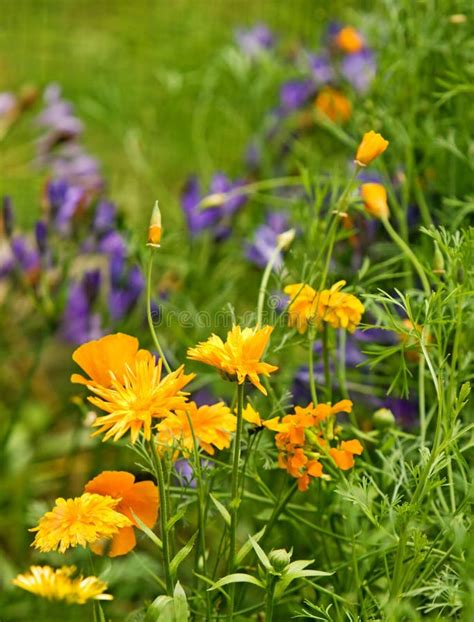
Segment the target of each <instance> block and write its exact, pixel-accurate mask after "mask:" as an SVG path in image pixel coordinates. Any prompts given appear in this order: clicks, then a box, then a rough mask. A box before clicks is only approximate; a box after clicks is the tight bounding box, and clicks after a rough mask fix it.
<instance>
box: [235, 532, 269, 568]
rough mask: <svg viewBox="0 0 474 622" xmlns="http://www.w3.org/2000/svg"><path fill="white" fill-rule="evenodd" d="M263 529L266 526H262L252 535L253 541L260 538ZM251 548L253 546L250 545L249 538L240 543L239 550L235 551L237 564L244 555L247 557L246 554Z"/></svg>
mask: <svg viewBox="0 0 474 622" xmlns="http://www.w3.org/2000/svg"><path fill="white" fill-rule="evenodd" d="M265 529H266V527H263V528H262V529H260V531H258V532H257V533H256V534H255V535H254V536H253V539H254V540H255V542H258V541H259V540H260V538H261V537H262V536H263V534H264V533H265ZM252 548H253V547H252V542H251V541H250V540H247V542H245V543H244V544H243V545H242V547H241V548H240V550H239V552H238V553H237V556H236V560H237V564H241V563H242V561H243V560H244V559H245V557H247V555H248V554H249V553H250V551H251V550H252Z"/></svg>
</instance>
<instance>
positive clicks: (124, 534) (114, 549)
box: [84, 471, 159, 557]
mask: <svg viewBox="0 0 474 622" xmlns="http://www.w3.org/2000/svg"><path fill="white" fill-rule="evenodd" d="M84 490H85V492H88V493H92V494H97V495H102V496H106V497H112V499H116V500H117V505H116V506H115V508H114V509H115V511H116V512H120V514H123V515H124V516H126V517H127V518H128V519H129V520H130V522H131V525H128V526H126V527H122V528H121V529H119V530H118V532H117V533H116V534H114V535H113V536H112V539H111V540H109V541H99V542H95V543H93V544H91V547H90V548H91V549H92V550H93V551H94V553H96V554H97V555H103V554H104V553H105V552H107V555H108V556H109V557H117V556H118V555H125V554H126V553H128V552H129V551H131V550H132V549H133V548H135V545H136V543H137V541H136V538H135V531H134V529H133V526H132V525H135V526H136V524H137V523H136V520H135V518H134V514H135V516H138V518H139V519H140V520H141V521H142V522H143V523H145V525H146V526H147V527H150V528H152V527H153V525H154V524H155V523H156V519H157V518H158V504H159V500H158V489H157V487H156V486H155V484H154V483H153V482H150V481H146V482H135V476H134V475H132V473H127V472H126V471H103V472H102V473H101V474H100V475H98V476H97V477H94V479H91V480H90V482H88V483H87V484H86V485H85V488H84Z"/></svg>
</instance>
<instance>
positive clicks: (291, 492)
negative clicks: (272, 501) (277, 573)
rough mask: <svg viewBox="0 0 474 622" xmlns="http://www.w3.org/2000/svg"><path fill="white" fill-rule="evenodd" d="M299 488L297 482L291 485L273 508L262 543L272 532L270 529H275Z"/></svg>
mask: <svg viewBox="0 0 474 622" xmlns="http://www.w3.org/2000/svg"><path fill="white" fill-rule="evenodd" d="M297 490H298V484H297V483H296V482H295V483H294V484H293V486H291V487H290V488H289V489H288V491H287V493H286V494H285V496H284V497H282V498H281V499H280V501H279V502H278V503H277V504H276V505H275V507H274V508H273V512H272V514H271V516H270V518H269V520H268V523H267V524H266V527H265V531H264V532H263V536H262V539H261V541H260V543H261V544H263V542H264V540H266V539H267V537H268V536H269V534H270V531H271V530H272V529H273V527H274V525H275V523H276V522H277V520H278V517H279V516H280V514H281V513H282V511H283V510H284V509H285V507H286V505H287V504H288V503H289V501H290V499H291V497H292V496H293V495H294V494H295V492H296V491H297Z"/></svg>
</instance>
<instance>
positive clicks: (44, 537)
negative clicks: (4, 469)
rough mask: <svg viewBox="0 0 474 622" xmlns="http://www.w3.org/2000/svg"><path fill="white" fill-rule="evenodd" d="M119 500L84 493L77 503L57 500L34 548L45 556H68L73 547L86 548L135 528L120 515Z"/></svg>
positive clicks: (44, 517) (40, 529)
mask: <svg viewBox="0 0 474 622" xmlns="http://www.w3.org/2000/svg"><path fill="white" fill-rule="evenodd" d="M117 505H118V500H117V499H112V497H108V496H102V495H96V494H90V493H88V492H86V493H84V494H83V495H82V496H80V497H75V498H74V499H63V498H59V499H56V505H55V506H54V508H53V509H52V510H51V511H50V512H46V514H45V515H44V516H43V517H42V518H41V519H40V522H39V524H38V526H37V527H34V528H33V529H30V531H36V532H37V534H36V536H35V539H34V542H33V546H34V547H35V548H37V549H39V550H40V551H42V552H48V551H56V550H59V552H60V553H64V552H65V551H66V549H68V548H69V547H70V546H72V547H75V546H79V545H80V546H86V545H87V544H93V543H94V542H97V540H100V539H101V538H110V537H112V536H114V535H115V534H116V533H117V532H118V531H119V529H121V528H122V527H127V526H128V525H130V524H131V521H130V519H129V518H127V517H126V516H124V515H123V514H121V513H120V512H117V510H116V509H115V508H116V506H117Z"/></svg>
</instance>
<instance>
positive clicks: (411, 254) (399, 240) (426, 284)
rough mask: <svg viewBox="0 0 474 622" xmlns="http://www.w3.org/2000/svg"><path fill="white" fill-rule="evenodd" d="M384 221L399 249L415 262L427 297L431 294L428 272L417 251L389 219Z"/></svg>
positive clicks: (414, 264)
mask: <svg viewBox="0 0 474 622" xmlns="http://www.w3.org/2000/svg"><path fill="white" fill-rule="evenodd" d="M382 223H383V226H384V227H385V230H386V231H387V233H388V234H389V236H390V237H391V238H392V240H393V241H394V242H395V244H396V245H397V246H398V247H399V249H400V250H401V251H402V253H404V255H406V257H407V258H408V259H409V260H410V261H411V263H412V264H413V267H414V268H415V270H416V271H417V273H418V276H419V277H420V281H421V283H422V285H423V289H424V291H425V294H426V296H427V297H429V296H431V287H430V284H429V282H428V278H427V276H426V273H425V271H424V269H423V266H422V265H421V263H420V262H419V261H418V259H417V257H416V255H415V253H414V252H413V251H412V250H411V248H410V247H409V246H408V244H407V243H406V242H405V240H403V239H402V238H401V237H400V236H399V235H398V233H397V232H396V231H395V229H394V228H393V227H392V225H391V224H390V222H389V220H388V219H387V218H382Z"/></svg>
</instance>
